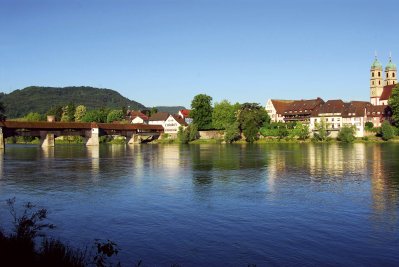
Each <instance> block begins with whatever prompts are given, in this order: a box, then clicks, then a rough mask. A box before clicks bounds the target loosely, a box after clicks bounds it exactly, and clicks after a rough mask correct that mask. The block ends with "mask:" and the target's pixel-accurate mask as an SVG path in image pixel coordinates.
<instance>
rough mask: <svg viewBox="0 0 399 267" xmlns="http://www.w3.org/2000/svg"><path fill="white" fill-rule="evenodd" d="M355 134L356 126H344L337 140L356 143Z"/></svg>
mask: <svg viewBox="0 0 399 267" xmlns="http://www.w3.org/2000/svg"><path fill="white" fill-rule="evenodd" d="M355 133H356V127H355V126H353V125H352V126H343V127H342V128H341V129H340V130H339V133H338V137H337V139H338V140H339V141H341V142H344V143H352V142H353V141H355V139H356V138H355Z"/></svg>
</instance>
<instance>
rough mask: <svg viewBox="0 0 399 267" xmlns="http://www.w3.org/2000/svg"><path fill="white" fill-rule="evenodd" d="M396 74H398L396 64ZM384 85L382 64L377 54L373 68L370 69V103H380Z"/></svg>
mask: <svg viewBox="0 0 399 267" xmlns="http://www.w3.org/2000/svg"><path fill="white" fill-rule="evenodd" d="M394 76H396V66H395V74H394ZM383 86H384V85H383V80H382V65H381V63H380V62H379V61H378V59H377V55H376V56H375V59H374V62H373V64H372V65H371V69H370V103H371V104H373V105H379V102H380V96H381V94H382V88H383Z"/></svg>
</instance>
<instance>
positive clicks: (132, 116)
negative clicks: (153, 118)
mask: <svg viewBox="0 0 399 267" xmlns="http://www.w3.org/2000/svg"><path fill="white" fill-rule="evenodd" d="M128 118H129V121H130V123H131V124H136V123H145V124H148V119H149V118H148V116H146V115H145V114H143V113H141V112H140V111H135V110H132V111H128Z"/></svg>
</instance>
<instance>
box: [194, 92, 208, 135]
mask: <svg viewBox="0 0 399 267" xmlns="http://www.w3.org/2000/svg"><path fill="white" fill-rule="evenodd" d="M211 102H212V97H210V96H208V95H205V94H199V95H196V96H195V97H194V99H193V101H192V102H191V112H190V116H191V117H192V118H193V123H194V124H196V125H197V126H198V129H199V130H209V129H211V128H212V104H211Z"/></svg>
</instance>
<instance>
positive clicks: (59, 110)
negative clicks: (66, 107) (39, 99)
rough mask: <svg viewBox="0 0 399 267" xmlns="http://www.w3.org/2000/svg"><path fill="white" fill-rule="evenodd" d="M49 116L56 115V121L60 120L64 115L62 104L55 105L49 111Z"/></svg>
mask: <svg viewBox="0 0 399 267" xmlns="http://www.w3.org/2000/svg"><path fill="white" fill-rule="evenodd" d="M46 115H47V116H54V117H55V120H56V121H60V120H61V117H62V106H53V107H52V108H50V109H49V110H48V111H47V113H46Z"/></svg>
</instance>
